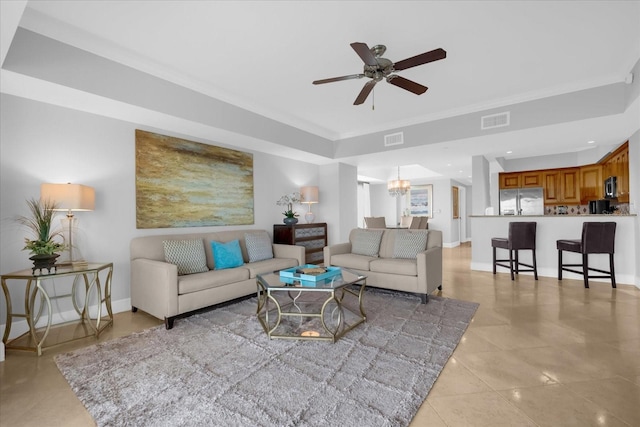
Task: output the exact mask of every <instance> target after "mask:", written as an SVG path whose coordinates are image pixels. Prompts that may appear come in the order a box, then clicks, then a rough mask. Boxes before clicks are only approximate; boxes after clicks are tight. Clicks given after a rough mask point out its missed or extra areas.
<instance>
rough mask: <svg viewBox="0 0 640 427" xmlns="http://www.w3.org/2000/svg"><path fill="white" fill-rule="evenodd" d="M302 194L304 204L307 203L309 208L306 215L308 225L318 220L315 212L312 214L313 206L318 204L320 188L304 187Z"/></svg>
mask: <svg viewBox="0 0 640 427" xmlns="http://www.w3.org/2000/svg"><path fill="white" fill-rule="evenodd" d="M300 194H301V195H302V203H306V204H307V205H308V206H309V211H308V212H307V213H306V214H304V219H305V221H307V224H311V223H312V222H313V220H314V219H315V218H316V216H315V215H314V214H313V212H311V205H312V204H314V203H318V187H315V186H310V187H302V188H301V189H300Z"/></svg>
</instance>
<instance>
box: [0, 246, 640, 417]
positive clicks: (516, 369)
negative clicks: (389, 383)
mask: <svg viewBox="0 0 640 427" xmlns="http://www.w3.org/2000/svg"><path fill="white" fill-rule="evenodd" d="M444 257H445V260H444V266H445V274H444V288H443V291H442V295H443V296H445V297H450V298H458V299H462V300H468V301H476V302H479V303H480V307H479V309H478V312H477V314H476V316H475V318H474V319H473V321H472V323H471V325H470V326H469V329H468V330H467V332H466V333H465V335H464V336H463V338H462V340H461V342H460V345H459V346H458V348H457V349H456V350H455V352H454V354H453V356H452V357H451V359H450V360H449V362H448V363H447V365H446V366H445V368H444V370H443V372H442V374H441V375H440V377H439V378H438V381H437V382H436V384H435V385H434V387H433V389H432V390H431V393H430V394H429V396H428V397H427V399H426V401H425V403H424V404H423V405H422V407H421V408H420V410H419V412H418V413H417V415H416V417H415V418H414V420H413V422H412V423H411V426H412V427H416V426H429V427H438V426H492V427H493V426H502V425H504V426H554V427H557V426H640V290H639V289H637V288H635V287H633V286H630V285H618V289H616V290H612V289H611V286H610V285H609V284H607V283H602V282H598V283H592V284H591V288H590V289H584V288H583V287H582V282H581V281H578V280H566V279H565V280H563V281H562V282H558V281H557V280H556V279H552V278H544V277H541V278H540V280H538V281H537V282H536V281H534V280H533V277H532V276H531V275H530V273H527V274H522V275H521V276H520V277H518V278H517V279H516V280H515V281H514V282H512V281H511V280H510V279H509V274H507V273H499V274H498V275H496V276H494V275H492V274H491V273H485V272H475V271H470V269H469V264H470V257H471V250H470V246H469V245H468V244H465V245H462V246H460V247H458V248H454V249H445V250H444ZM160 323H161V322H160V321H158V320H157V319H154V318H152V317H150V316H148V315H146V314H144V313H141V312H138V313H135V314H132V313H129V312H125V313H119V314H117V315H116V317H115V326H114V327H113V328H112V329H108V330H107V331H106V333H104V334H103V335H102V336H101V338H100V341H104V340H109V339H112V338H115V337H118V336H123V335H127V334H130V333H131V332H134V331H138V330H142V329H145V328H148V327H151V326H155V325H158V324H160ZM66 328H68V327H66ZM60 329H62V330H61V331H58V333H59V334H60V336H64V335H65V334H68V333H73V331H69V330H65V329H64V328H60ZM94 342H95V340H93V339H91V338H88V339H84V340H80V341H75V342H73V343H70V344H64V345H61V346H58V347H55V348H53V349H50V350H47V351H45V353H44V355H43V356H42V357H36V356H35V355H34V354H32V353H25V352H18V351H7V354H6V360H5V361H4V362H2V363H0V426H91V425H94V423H93V420H92V419H91V417H90V416H89V414H88V413H87V412H86V411H85V409H84V407H83V406H82V404H81V403H80V402H79V401H78V399H77V398H76V397H75V395H74V393H73V392H72V391H71V390H70V388H69V386H68V385H67V383H66V381H65V380H64V378H63V377H62V375H60V373H59V372H58V369H57V368H56V366H55V363H54V362H53V356H54V355H55V354H57V353H60V352H67V351H69V350H73V349H75V348H78V347H82V346H87V345H91V344H93V343H94Z"/></svg>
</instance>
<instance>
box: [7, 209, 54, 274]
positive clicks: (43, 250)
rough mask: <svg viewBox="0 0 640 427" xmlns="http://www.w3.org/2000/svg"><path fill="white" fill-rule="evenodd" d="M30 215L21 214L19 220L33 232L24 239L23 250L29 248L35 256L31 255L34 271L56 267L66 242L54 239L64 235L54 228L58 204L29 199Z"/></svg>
mask: <svg viewBox="0 0 640 427" xmlns="http://www.w3.org/2000/svg"><path fill="white" fill-rule="evenodd" d="M27 206H29V211H30V212H31V215H30V216H19V217H18V218H17V221H18V222H19V223H20V224H22V225H24V226H25V227H27V228H28V229H29V230H31V232H32V233H33V234H32V236H31V237H26V238H25V239H24V241H25V246H24V248H22V249H23V250H29V251H30V253H31V254H33V256H31V257H29V259H30V260H32V261H33V264H34V267H33V271H34V273H35V271H36V270H38V269H40V270H41V269H42V268H46V269H47V270H50V269H51V268H52V267H53V268H54V269H55V263H56V258H58V257H59V256H60V254H59V253H58V252H61V251H63V250H64V249H65V247H66V246H65V244H64V243H60V242H58V241H56V240H54V239H55V238H56V237H60V236H62V232H61V231H60V230H54V229H53V218H54V215H55V209H57V207H58V206H57V204H56V203H55V202H53V201H50V200H40V199H29V200H27Z"/></svg>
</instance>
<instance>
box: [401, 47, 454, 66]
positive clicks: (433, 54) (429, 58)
mask: <svg viewBox="0 0 640 427" xmlns="http://www.w3.org/2000/svg"><path fill="white" fill-rule="evenodd" d="M446 57H447V52H445V51H444V50H443V49H440V48H438V49H435V50H432V51H430V52H425V53H421V54H420V55H416V56H412V57H411V58H407V59H403V60H402V61H398V62H396V63H395V64H393V69H394V70H396V71H400V70H406V69H407V68H411V67H416V66H418V65H422V64H426V63H428V62H433V61H438V60H439V59H444V58H446Z"/></svg>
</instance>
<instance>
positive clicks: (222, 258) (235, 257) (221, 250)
mask: <svg viewBox="0 0 640 427" xmlns="http://www.w3.org/2000/svg"><path fill="white" fill-rule="evenodd" d="M211 251H212V252H213V262H214V264H215V266H214V269H215V270H222V269H225V268H233V267H240V266H241V265H242V264H244V260H243V259H242V250H241V249H240V242H239V241H238V240H232V241H230V242H227V243H222V242H215V241H212V242H211Z"/></svg>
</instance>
